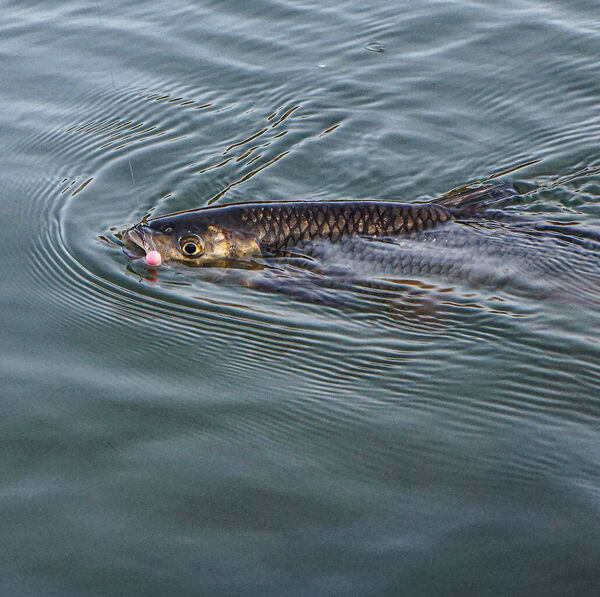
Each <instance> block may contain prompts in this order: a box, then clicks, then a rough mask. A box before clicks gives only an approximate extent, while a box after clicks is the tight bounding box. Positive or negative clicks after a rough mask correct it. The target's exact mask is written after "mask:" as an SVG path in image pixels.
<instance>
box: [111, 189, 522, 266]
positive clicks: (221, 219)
mask: <svg viewBox="0 0 600 597" xmlns="http://www.w3.org/2000/svg"><path fill="white" fill-rule="evenodd" d="M517 195H518V189H516V187H514V186H513V185H510V184H503V183H499V184H488V185H477V186H474V187H463V188H462V189H459V190H458V191H456V192H451V193H449V194H446V195H444V196H442V197H440V198H437V199H434V200H432V201H429V202H426V203H405V202H396V201H377V200H363V201H322V202H317V201H290V202H267V203H237V204H231V205H225V206H216V207H205V208H200V209H197V210H191V211H186V212H179V213H175V214H170V215H166V216H162V217H158V218H153V219H148V220H145V221H142V222H141V223H139V224H136V225H135V226H132V227H131V228H129V229H127V230H125V231H124V232H123V233H122V234H121V240H122V242H123V244H124V245H125V247H126V248H127V249H128V250H129V251H130V252H131V254H132V255H134V256H148V255H149V254H150V253H152V254H151V257H152V258H153V260H154V256H155V255H156V253H158V254H159V257H158V258H157V259H156V261H157V262H158V263H179V264H184V265H187V266H192V267H211V266H213V267H214V266H219V267H232V266H242V264H243V263H244V262H245V263H248V262H251V261H252V260H255V259H257V258H270V259H277V258H289V257H293V256H295V255H302V250H303V249H305V248H306V247H308V246H310V245H311V244H313V245H314V244H315V243H322V242H326V243H332V244H339V243H343V242H344V241H347V240H348V239H374V240H385V239H395V238H400V237H404V236H408V237H410V236H414V235H418V234H422V233H424V232H426V231H429V230H433V229H438V228H443V227H444V226H445V225H447V224H449V223H450V222H454V221H468V220H470V219H472V218H474V217H475V218H476V217H481V213H482V212H483V211H486V209H487V208H489V207H491V206H493V207H495V208H497V207H499V206H500V205H501V204H502V203H503V202H505V201H507V200H511V199H512V198H514V197H515V196H517ZM486 213H487V212H486ZM493 213H495V212H493V211H489V214H488V215H489V217H492V216H493ZM148 262H150V259H148Z"/></svg>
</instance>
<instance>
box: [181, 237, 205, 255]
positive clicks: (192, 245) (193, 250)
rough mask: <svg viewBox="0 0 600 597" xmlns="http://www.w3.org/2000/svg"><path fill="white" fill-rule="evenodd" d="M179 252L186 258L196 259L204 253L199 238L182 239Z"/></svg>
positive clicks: (202, 244)
mask: <svg viewBox="0 0 600 597" xmlns="http://www.w3.org/2000/svg"><path fill="white" fill-rule="evenodd" d="M181 251H182V253H183V254H184V255H186V256H187V257H198V256H199V255H202V253H204V243H203V242H202V241H201V240H200V239H199V238H195V237H194V238H184V239H183V240H182V241H181Z"/></svg>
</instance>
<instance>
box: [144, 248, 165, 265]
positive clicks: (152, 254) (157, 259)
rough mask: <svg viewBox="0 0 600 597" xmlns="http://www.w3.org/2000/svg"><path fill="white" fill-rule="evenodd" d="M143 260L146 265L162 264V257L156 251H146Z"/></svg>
mask: <svg viewBox="0 0 600 597" xmlns="http://www.w3.org/2000/svg"><path fill="white" fill-rule="evenodd" d="M145 259H146V263H147V264H148V265H154V266H156V265H160V264H161V263H162V257H161V256H160V253H159V252H158V251H148V252H147V253H146V258H145Z"/></svg>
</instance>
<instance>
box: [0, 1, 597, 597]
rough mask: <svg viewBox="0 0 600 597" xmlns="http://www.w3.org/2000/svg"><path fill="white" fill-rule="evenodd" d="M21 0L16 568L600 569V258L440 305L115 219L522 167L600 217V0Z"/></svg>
mask: <svg viewBox="0 0 600 597" xmlns="http://www.w3.org/2000/svg"><path fill="white" fill-rule="evenodd" d="M0 6H1V8H2V15H3V18H2V21H1V23H0V67H1V71H0V72H2V85H1V86H0V139H1V142H0V179H1V180H2V184H1V185H0V213H1V215H2V217H1V218H0V239H1V242H0V275H1V278H0V279H1V280H2V284H1V287H0V329H2V332H3V333H2V334H0V367H1V369H0V371H1V380H2V382H1V385H0V389H1V394H0V395H1V400H0V438H1V440H2V446H3V449H2V450H1V452H0V471H1V472H2V482H1V484H0V508H1V510H0V512H1V515H0V529H1V532H2V538H3V541H2V543H3V547H2V549H1V550H0V572H1V574H0V589H1V590H0V592H1V593H2V594H3V595H36V596H37V595H78V596H79V595H142V594H143V595H234V594H244V595H246V594H256V595H332V594H335V595H354V594H356V595H366V594H369V595H372V594H378V595H381V594H389V595H424V596H430V595H486V596H488V595H517V594H518V595H541V596H549V595H595V594H598V592H599V591H600V572H599V571H598V561H599V560H600V523H599V522H598V521H599V520H600V426H599V419H600V395H599V392H598V384H599V382H600V369H599V366H598V365H599V362H600V361H599V359H600V351H599V348H598V346H599V343H598V340H599V333H598V330H599V329H600V325H599V324H600V309H599V307H598V304H596V303H595V302H594V301H588V300H585V301H584V300H579V299H580V298H581V297H580V296H579V292H577V291H576V288H575V287H573V289H572V292H561V294H560V296H555V297H554V298H553V299H550V300H548V299H544V300H536V298H535V297H524V296H521V295H519V294H518V293H515V292H513V291H512V289H511V287H510V286H508V287H506V286H505V287H502V286H499V287H497V288H494V289H491V290H490V289H489V288H486V287H484V288H478V287H472V288H471V287H470V286H469V284H462V285H457V284H455V283H449V284H448V285H447V286H445V287H444V288H442V289H441V290H443V291H444V294H443V296H442V298H441V299H440V298H439V297H436V298H435V300H434V301H433V306H432V307H431V310H430V311H428V312H427V313H425V314H424V313H423V309H422V304H421V298H422V297H419V296H418V297H417V298H416V299H414V300H413V298H410V299H409V298H406V295H404V294H402V293H400V294H399V296H398V297H396V298H395V299H393V300H392V303H391V304H390V302H389V301H388V300H387V298H382V297H376V296H374V295H371V294H368V293H367V294H366V295H361V296H360V297H358V298H357V300H356V301H353V300H346V299H348V298H350V299H352V298H354V297H352V293H351V292H350V293H348V292H346V293H345V294H344V299H345V300H342V301H339V302H335V301H334V302H331V303H328V302H307V301H302V300H300V299H299V298H298V297H294V296H290V295H288V294H286V293H281V292H261V291H258V290H255V289H252V288H247V287H245V286H243V285H236V284H229V283H222V282H221V281H219V279H218V277H217V279H213V278H209V277H205V276H193V275H191V274H190V273H189V272H186V271H175V272H171V273H169V274H164V275H163V274H162V273H160V272H159V275H158V277H156V279H154V278H153V277H152V276H149V277H148V276H144V275H140V274H139V272H136V271H135V269H134V270H133V271H132V269H131V268H129V269H128V265H129V262H128V260H127V258H126V257H125V255H123V253H122V252H121V251H120V250H119V249H118V247H116V246H115V245H114V244H113V240H114V234H115V232H117V231H119V230H121V229H123V228H124V227H126V226H130V225H132V224H134V223H136V222H138V221H139V220H140V219H141V218H142V217H144V216H145V215H148V214H150V215H161V214H166V213H169V212H173V211H178V210H183V209H191V208H195V207H201V206H204V205H208V204H215V205H218V204H226V203H231V202H236V201H286V200H300V199H306V200H315V201H320V200H321V201H323V200H336V199H337V200H340V199H366V198H378V199H402V200H403V201H423V200H427V199H429V198H432V197H435V196H437V195H440V194H442V193H444V192H446V191H447V190H449V189H451V188H454V187H458V186H461V185H463V184H466V183H468V182H473V181H484V180H486V179H488V178H490V177H498V180H503V181H514V182H516V183H517V184H518V185H520V188H521V189H522V190H523V199H522V202H521V209H523V210H524V211H526V212H527V213H528V214H531V215H532V216H535V217H539V218H542V219H544V220H546V221H552V222H558V223H569V222H575V223H577V224H578V225H579V226H583V227H588V228H594V227H595V228H600V203H599V201H598V199H599V197H600V157H599V155H598V138H599V136H600V116H599V112H598V97H600V67H599V63H598V56H599V55H600V15H599V13H598V5H597V3H596V2H558V1H556V0H553V1H552V2H550V3H548V2H545V3H542V2H533V1H531V2H508V3H503V4H502V5H501V6H500V5H497V3H494V2H464V1H463V2H451V1H450V2H429V3H413V2H392V1H391V0H387V1H385V2H378V3H375V4H370V5H367V4H365V3H361V2H358V1H357V0H349V1H346V2H341V1H340V2H334V3H329V4H327V3H316V2H308V1H302V0H300V1H298V2H292V1H289V0H265V1H257V2H240V1H239V0H237V1H222V2H201V3H194V2H191V1H186V0H177V1H176V2H170V3H167V4H164V5H160V4H158V3H148V2H141V1H139V0H131V1H130V2H121V3H117V2H103V3H86V2H82V1H81V0H70V1H67V2H54V3H51V4H49V3H43V2H2V3H1V4H0ZM472 258H473V260H477V258H478V254H477V253H476V252H474V253H473V255H472ZM544 258H545V259H546V260H547V261H548V262H550V263H549V266H552V265H553V263H552V259H553V258H552V257H544ZM561 263H562V262H561ZM570 263H572V267H571V269H572V270H573V272H574V276H575V277H576V278H577V280H578V284H581V287H585V286H586V280H587V278H586V274H585V272H586V271H587V270H581V272H580V271H579V270H578V267H577V263H578V262H577V259H576V258H573V260H572V262H570ZM522 275H523V276H527V272H526V271H525V272H523V273H522ZM592 286H593V285H592ZM568 288H569V287H568V286H567V290H568ZM577 288H579V286H577ZM592 290H593V288H592Z"/></svg>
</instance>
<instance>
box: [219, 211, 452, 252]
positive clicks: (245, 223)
mask: <svg viewBox="0 0 600 597" xmlns="http://www.w3.org/2000/svg"><path fill="white" fill-rule="evenodd" d="M232 208H233V206H232ZM230 209H231V208H230ZM233 209H236V211H237V210H239V211H238V213H237V214H235V215H236V216H237V217H238V218H239V225H240V227H241V229H243V230H245V231H247V232H250V233H251V234H253V235H255V236H256V238H257V240H258V241H259V243H260V245H261V247H262V248H263V249H266V250H277V249H284V248H288V247H291V246H293V245H297V244H299V243H303V242H308V241H311V240H317V239H323V240H332V241H336V240H339V239H342V238H347V237H349V236H371V237H385V236H395V235H399V234H405V233H407V232H412V231H423V230H427V229H429V228H432V227H434V226H436V225H439V224H440V223H442V222H446V221H448V220H451V219H453V215H452V213H451V211H450V210H448V209H446V208H445V207H443V206H441V205H437V204H433V203H428V204H423V205H410V204H402V203H391V202H390V203H383V202H371V201H352V202H325V203H317V202H314V203H310V202H302V203H273V204H259V205H239V206H235V208H233ZM230 215H231V216H234V213H233V212H232V213H231V214H230ZM236 219H237V218H236Z"/></svg>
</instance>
